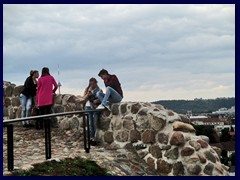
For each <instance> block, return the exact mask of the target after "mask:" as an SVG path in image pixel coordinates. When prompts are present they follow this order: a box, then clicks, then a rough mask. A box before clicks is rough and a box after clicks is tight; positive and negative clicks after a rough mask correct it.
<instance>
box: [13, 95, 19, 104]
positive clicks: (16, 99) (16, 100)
mask: <svg viewBox="0 0 240 180" xmlns="http://www.w3.org/2000/svg"><path fill="white" fill-rule="evenodd" d="M12 106H20V99H19V97H13V98H12Z"/></svg>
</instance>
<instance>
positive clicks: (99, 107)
mask: <svg viewBox="0 0 240 180" xmlns="http://www.w3.org/2000/svg"><path fill="white" fill-rule="evenodd" d="M96 109H105V107H104V106H103V105H102V104H100V105H99V106H98V107H97V108H96Z"/></svg>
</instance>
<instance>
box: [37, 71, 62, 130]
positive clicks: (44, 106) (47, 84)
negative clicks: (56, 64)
mask: <svg viewBox="0 0 240 180" xmlns="http://www.w3.org/2000/svg"><path fill="white" fill-rule="evenodd" d="M53 87H54V88H53ZM57 88H58V85H57V83H56V81H55V79H54V77H53V76H51V75H50V73H49V69H48V68H47V67H44V68H42V75H41V77H40V78H39V80H38V86H37V98H36V100H37V105H38V107H39V110H40V115H44V114H50V113H51V107H52V105H53V94H55V91H56V90H57ZM39 123H40V127H38V126H39ZM36 128H37V129H42V128H43V122H42V120H38V121H37V124H36Z"/></svg>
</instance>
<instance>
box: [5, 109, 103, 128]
mask: <svg viewBox="0 0 240 180" xmlns="http://www.w3.org/2000/svg"><path fill="white" fill-rule="evenodd" d="M102 111H103V110H102V109H94V110H82V111H71V112H63V113H54V114H46V115H40V116H31V117H26V118H16V119H5V120H3V124H8V123H15V122H20V121H27V120H37V119H42V118H51V117H56V116H67V115H73V114H83V113H90V112H102Z"/></svg>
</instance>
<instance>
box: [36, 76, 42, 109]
mask: <svg viewBox="0 0 240 180" xmlns="http://www.w3.org/2000/svg"><path fill="white" fill-rule="evenodd" d="M41 86H42V81H41V80H40V79H39V80H38V84H37V95H36V103H37V105H38V96H39V90H40V89H41Z"/></svg>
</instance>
